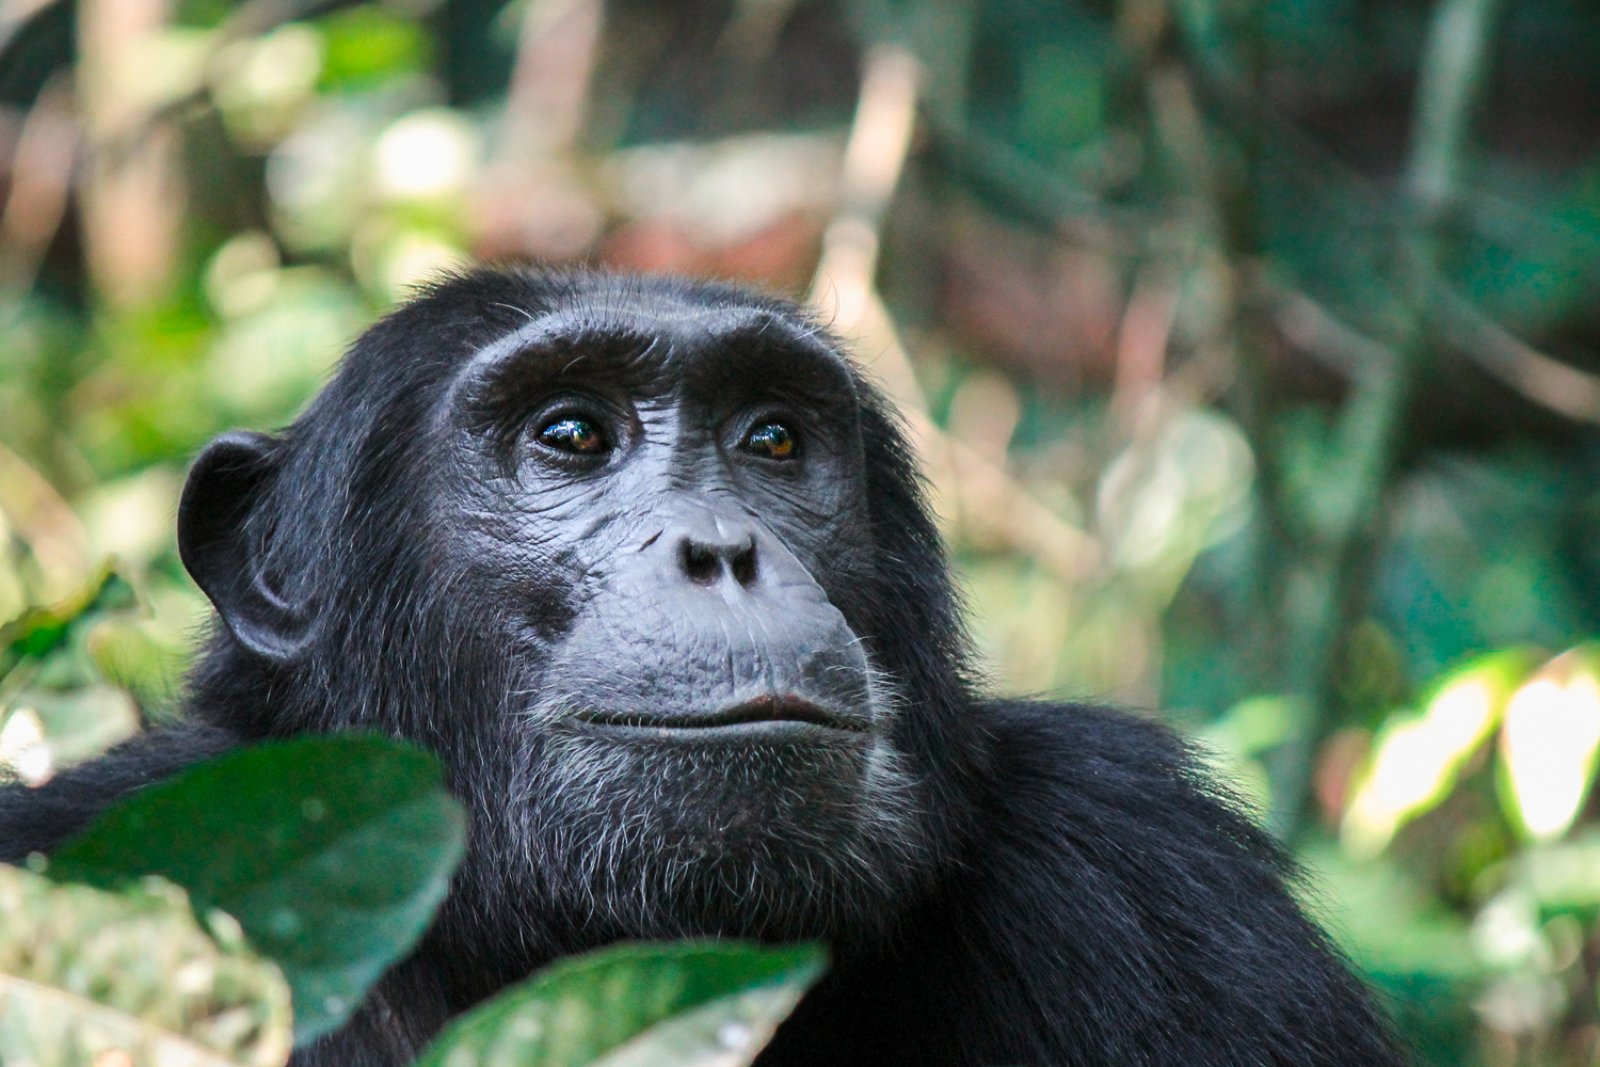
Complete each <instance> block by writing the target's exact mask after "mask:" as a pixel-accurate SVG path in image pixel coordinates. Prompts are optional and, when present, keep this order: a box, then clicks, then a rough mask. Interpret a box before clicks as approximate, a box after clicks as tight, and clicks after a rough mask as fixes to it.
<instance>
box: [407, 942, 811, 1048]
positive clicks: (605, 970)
mask: <svg viewBox="0 0 1600 1067" xmlns="http://www.w3.org/2000/svg"><path fill="white" fill-rule="evenodd" d="M823 963H824V957H823V953H822V950H821V949H818V948H810V947H790V948H778V949H774V948H760V947H757V946H753V945H739V944H731V943H721V944H664V945H622V946H618V947H616V948H612V949H607V950H605V951H603V952H596V953H593V954H591V955H588V956H582V957H578V958H576V959H570V960H564V961H562V962H560V963H557V964H555V965H553V966H551V967H549V968H548V969H546V970H544V971H542V972H540V973H539V974H537V975H535V976H534V977H533V978H532V979H530V980H529V981H527V982H525V983H523V984H522V985H520V986H518V987H516V988H514V989H512V990H511V991H509V992H507V993H504V994H502V995H501V996H499V997H497V998H496V999H494V1000H492V1001H490V1002H489V1003H488V1004H486V1005H484V1006H483V1007H481V1008H479V1009H477V1010H476V1011H474V1012H472V1013H471V1014H469V1015H467V1016H466V1017H465V1018H463V1019H461V1020H460V1021H458V1022H457V1023H455V1024H454V1025H452V1026H450V1027H449V1028H447V1029H446V1030H445V1032H444V1033H443V1034H442V1035H441V1036H440V1037H439V1039H438V1040H437V1041H435V1042H434V1044H433V1045H432V1046H431V1047H430V1048H429V1049H428V1051H427V1052H425V1053H424V1054H423V1057H422V1059H421V1060H420V1061H419V1063H418V1067H522V1065H525V1064H538V1065H539V1067H581V1065H601V1064H603V1065H605V1067H644V1065H646V1064H648V1065H651V1067H688V1065H690V1064H698V1065H711V1064H715V1065H716V1067H741V1065H744V1064H748V1063H750V1062H751V1061H752V1060H753V1059H754V1058H755V1055H756V1053H757V1052H759V1051H760V1049H761V1048H762V1047H763V1046H764V1045H765V1044H766V1042H767V1041H768V1039H770V1037H771V1035H772V1033H773V1031H774V1030H775V1029H776V1028H777V1026H778V1023H779V1022H781V1021H782V1020H783V1019H784V1017H786V1016H787V1015H788V1014H789V1012H790V1011H792V1010H793V1008H794V1006H795V1005H796V1004H797V1003H799V1000H800V997H801V996H802V995H803V994H804V993H805V991H806V989H807V988H809V987H810V985H811V984H812V983H813V982H814V981H816V979H817V978H818V977H819V976H820V975H821V973H822V969H823Z"/></svg>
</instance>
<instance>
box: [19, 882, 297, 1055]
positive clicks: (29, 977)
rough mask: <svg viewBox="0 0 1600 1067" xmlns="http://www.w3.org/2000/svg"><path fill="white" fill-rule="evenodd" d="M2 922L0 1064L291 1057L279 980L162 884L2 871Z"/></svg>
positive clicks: (233, 933) (225, 929)
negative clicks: (124, 885) (115, 883)
mask: <svg viewBox="0 0 1600 1067" xmlns="http://www.w3.org/2000/svg"><path fill="white" fill-rule="evenodd" d="M0 915H3V916H4V917H5V927H4V932H3V934H0V1063H10V1064H31V1065H33V1067H76V1065H78V1064H87V1063H101V1062H105V1063H112V1062H117V1063H126V1062H133V1063H140V1064H157V1063H159V1064H186V1065H190V1067H277V1065H279V1064H282V1063H283V1062H284V1061H285V1060H286V1059H287V1058H288V1056H289V1044H290V1022H289V989H288V986H287V985H286V984H285V983H284V980H283V976H282V975H281V974H280V973H279V972H278V969H277V968H276V967H274V966H273V965H272V964H270V963H268V962H266V961H265V960H262V959H259V958H257V957H256V956H255V955H254V954H253V953H252V952H251V951H250V950H249V948H247V947H246V946H245V944H244V939H243V937H242V936H241V935H240V932H239V928H238V926H237V925H236V924H234V923H233V922H232V920H230V919H228V918H227V917H226V916H219V917H218V921H217V922H215V923H213V930H212V933H213V935H215V936H207V935H206V932H205V931H203V930H202V929H201V928H200V925H199V924H198V923H197V922H196V921H195V917H194V915H193V914H192V913H191V912H190V911H189V907H188V903H187V901H186V900H185V899H184V895H183V893H182V891H181V890H179V889H177V888H176V887H175V886H173V885H171V884H170V883H167V882H163V881H161V880H160V879H155V878H151V879H147V880H146V881H145V882H143V883H141V884H139V885H137V886H134V887H132V888H130V889H129V890H128V891H126V892H124V893H107V892H103V891H101V890H98V889H92V888H90V887H88V886H77V885H57V884H55V883H53V882H51V881H50V880H48V879H46V878H42V877H40V876H39V875H36V874H32V873H30V872H28V871H25V870H21V869H20V868H17V867H6V866H0ZM114 1053H122V1056H121V1057H115V1056H113V1055H111V1054H114ZM102 1057H104V1059H102Z"/></svg>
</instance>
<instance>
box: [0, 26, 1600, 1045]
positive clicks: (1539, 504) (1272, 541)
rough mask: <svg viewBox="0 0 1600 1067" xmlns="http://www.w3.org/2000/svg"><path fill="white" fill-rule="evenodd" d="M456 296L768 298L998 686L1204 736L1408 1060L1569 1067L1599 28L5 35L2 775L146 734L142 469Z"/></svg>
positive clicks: (1590, 506)
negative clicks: (637, 287) (632, 283)
mask: <svg viewBox="0 0 1600 1067" xmlns="http://www.w3.org/2000/svg"><path fill="white" fill-rule="evenodd" d="M503 259H519V260H535V261H540V262H548V263H573V262H582V263H591V264H603V265H608V266H613V267H619V268H627V269H639V270H649V271H672V272H677V273H684V274H690V275H695V276H712V277H718V278H733V279H744V280H750V281H754V282H758V283H761V284H764V285H767V286H771V287H775V288H777V289H779V290H781V291H784V292H787V293H789V294H791V295H794V296H796V297H799V298H802V299H812V300H814V301H815V302H816V304H817V305H818V308H819V314H820V315H821V316H822V317H823V318H824V319H825V320H826V321H828V322H830V323H831V324H832V326H833V327H834V329H836V330H837V331H838V332H839V333H840V334H841V335H842V336H844V337H845V338H846V339H847V340H849V342H850V343H851V344H852V345H853V347H854V350H855V351H856V353H857V354H858V356H859V357H860V359H861V360H862V362H863V363H864V365H865V366H866V367H868V368H869V370H870V371H871V372H872V373H873V374H874V375H875V376H876V377H877V379H878V380H879V381H880V382H881V383H882V384H883V385H884V387H885V388H886V389H887V390H888V391H889V392H890V393H891V395H893V396H894V397H895V399H896V400H897V401H898V402H899V404H900V405H901V406H902V407H903V408H904V409H905V411H906V412H907V418H908V422H909V425H910V427H911V430H912V432H913V435H914V437H915V438H916V439H917V441H918V443H919V445H920V447H921V449H922V451H923V456H924V461H925V464H926V467H927V470H928V472H929V475H930V479H931V487H932V491H933V495H934V499H935V502H936V505H937V507H938V510H939V514H940V516H941V520H942V522H943V523H944V525H945V529H946V533H947V536H948V537H949V538H950V541H951V543H952V546H953V548H954V551H955V556H956V562H957V566H958V570H959V573H960V577H961V581H962V584H963V588H964V590H965V592H966V595H967V598H968V601H969V604H970V606H971V609H972V612H973V633H974V636H975V638H976V640H977V642H978V645H979V647H980V648H981V650H982V652H983V654H984V656H985V662H986V664H987V665H988V668H989V670H990V672H991V674H992V677H993V681H994V685H995V686H996V687H997V688H1000V689H1003V690H1006V691H1009V692H1021V693H1041V694H1055V695H1061V696H1067V697H1073V698H1085V699H1095V700H1106V701H1112V702H1115V703H1118V704H1121V705H1124V706H1128V707H1131V708H1135V709H1140V710H1143V711H1144V712H1146V713H1149V714H1154V715H1161V716H1163V717H1165V718H1167V719H1168V720H1169V721H1172V722H1174V723H1175V724H1177V725H1179V726H1180V727H1181V728H1183V729H1185V730H1188V731H1191V732H1193V733H1194V734H1195V735H1197V736H1198V737H1200V738H1201V739H1202V740H1203V741H1205V742H1206V743H1208V744H1209V745H1210V746H1211V747H1212V749H1213V750H1214V752H1215V753H1216V758H1217V761H1218V764H1219V766H1221V767H1223V768H1225V770H1226V771H1227V773H1230V774H1232V775H1234V776H1235V778H1236V779H1237V780H1238V781H1239V782H1240V783H1241V786H1242V788H1243V789H1244V791H1245V792H1246V793H1247V795H1248V796H1249V797H1250V798H1251V801H1252V803H1254V804H1255V805H1256V807H1257V810H1258V811H1259V813H1260V816H1261V818H1262V819H1263V820H1265V821H1266V822H1267V823H1268V824H1269V825H1270V826H1271V827H1272V828H1273V829H1274V831H1275V832H1277V833H1278V834H1280V835H1281V836H1282V837H1283V838H1284V839H1285V840H1286V841H1287V842H1289V843H1290V844H1291V846H1292V847H1293V848H1294V849H1295V851H1296V852H1297V853H1298V854H1299V855H1300V856H1301V858H1302V859H1303V860H1304V862H1305V863H1306V864H1307V866H1308V867H1309V868H1310V870H1311V871H1312V872H1313V874H1314V878H1315V880H1316V883H1317V885H1318V889H1317V890H1316V892H1315V895H1314V896H1313V897H1312V898H1311V899H1310V900H1309V901H1308V903H1309V905H1310V906H1311V907H1312V908H1313V909H1314V910H1315V911H1316V913H1317V914H1318V915H1319V916H1320V917H1321V918H1322V919H1323V920H1324V922H1325V923H1326V924H1327V926H1328V928H1329V929H1330V930H1331V931H1332V932H1333V934H1334V935H1335V937H1336V938H1338V940H1339V941H1340V942H1341V944H1343V945H1344V946H1345V948H1346V949H1347V951H1349V953H1350V954H1351V956H1352V957H1353V958H1354V959H1355V960H1356V961H1357V963H1358V965H1359V966H1360V967H1361V968H1362V969H1363V970H1364V971H1365V972H1366V973H1367V974H1368V975H1369V976H1370V978H1371V980H1372V982H1373V983H1374V984H1375V985H1376V986H1377V987H1378V988H1379V989H1380V990H1381V991H1382V992H1383V994H1384V996H1385V997H1386V998H1388V1000H1389V1002H1390V1003H1391V1005H1392V1006H1393V1007H1394V1010H1395V1012H1396V1015H1397V1017H1398V1018H1399V1020H1400V1024H1401V1028H1402V1030H1403V1031H1404V1033H1405V1035H1406V1037H1407V1039H1408V1040H1410V1041H1411V1042H1412V1043H1413V1044H1414V1045H1415V1047H1416V1048H1417V1050H1418V1053H1419V1058H1420V1061H1421V1062H1423V1063H1427V1064H1438V1065H1458V1064H1462V1065H1484V1067H1489V1065H1494V1067H1509V1065H1540V1067H1543V1065H1551V1067H1555V1065H1576V1064H1593V1063H1600V993H1597V986H1600V819H1597V817H1596V815H1597V812H1596V811H1595V810H1594V804H1592V803H1591V800H1590V793H1591V786H1592V784H1593V780H1594V777H1595V774H1596V762H1597V753H1600V651H1597V649H1600V645H1591V644H1589V643H1588V642H1591V641H1593V640H1595V639H1597V638H1600V537H1597V536H1596V530H1597V526H1600V433H1597V425H1596V424H1597V423H1600V5H1596V4H1594V3H1593V2H1591V0H1521V2H1518V3H1515V4H1510V3H1504V2H1503V0H1271V2H1263V3H1252V2H1249V0H1060V2H1058V3H1050V4H1044V3H1031V2H1024V0H989V2H984V3H980V2H978V0H928V2H922V3H912V2H909V0H904V2H891V0H674V2H648V0H613V2H611V3H601V2H599V0H513V2H511V3H506V2H504V0H386V2H367V3H350V2H341V0H320V2H319V0H246V2H244V3H238V4H235V3H229V2H225V0H76V2H71V0H5V2H4V3H0V625H3V626H4V629H3V630H0V763H3V764H4V765H5V766H7V767H9V768H10V770H9V774H11V775H12V776H14V777H20V778H21V779H23V780H24V781H29V782H37V781H42V780H44V779H45V778H47V777H48V776H49V775H50V774H52V773H54V772H55V771H56V770H57V769H59V768H60V767H62V766H67V765H70V764H72V763H75V762H77V761H80V760H83V759H85V758H88V757H89V756H91V755H93V754H94V753H96V752H98V751H100V750H102V749H104V748H105V747H107V746H109V745H110V744H113V743H115V742H116V741H117V740H119V739H121V738H123V737H125V736H127V735H129V734H130V733H132V732H133V731H135V730H137V729H139V728H141V725H142V724H144V723H148V722H151V721H157V720H160V719H161V718H162V717H164V716H169V715H171V714H172V712H173V709H174V705H175V702H176V699H177V697H178V694H179V692H180V689H181V683H182V675H183V671H184V668H185V665H186V663H187V662H188V659H189V656H190V655H191V653H192V649H193V646H194V642H195V638H196V635H197V634H198V633H199V632H200V629H201V627H202V626H203V624H204V622H205V619H206V615H207V609H206V605H205V603H204V601H203V599H202V598H201V596H200V595H199V593H198V591H197V590H196V589H195V587H194V586H193V584H192V583H191V582H190V581H189V580H188V579H187V577H186V576H185V575H184V573H183V570H182V567H181V566H180V564H179V563H178V560H177V557H176V552H175V548H174V543H173V517H174V513H175V508H176V500H177V494H178V492H179V490H180V488H181V485H182V479H183V474H184V470H185V466H186V463H187V461H188V460H189V459H190V458H191V457H192V456H193V455H194V454H195V452H196V450H197V449H198V448H199V447H200V446H201V445H202V444H203V443H204V442H205V441H206V440H207V439H208V438H209V437H210V436H211V435H213V434H216V433H218V432H220V431H222V430H224V429H228V428H231V427H239V426H248V427H262V428H266V427H273V426H276V425H280V424H282V423H284V422H286V421H288V420H289V419H291V418H292V417H293V416H294V414H295V412H296V411H297V409H298V408H299V407H300V406H301V405H302V404H303V403H304V402H305V401H306V399H307V398H308V397H309V396H310V395H311V394H312V393H313V392H314V391H315V390H316V388H317V387H318V385H319V383H320V382H322V381H324V380H325V378H326V376H327V374H328V372H329V369H330V367H331V366H332V365H333V363H334V361H335V360H336V359H337V357H338V355H339V352H340V350H341V348H342V347H343V346H345V345H346V344H348V343H349V341H350V340H351V339H352V338H353V337H354V336H355V335H356V334H357V333H358V332H359V331H360V330H361V329H362V327H363V326H364V325H365V324H367V323H369V322H370V321H371V320H372V319H373V318H374V317H375V316H376V315H378V314H381V313H382V312H383V311H384V310H385V309H386V308H388V307H390V306H392V305H393V304H394V302H395V301H397V300H400V299H403V298H404V297H405V295H406V293H407V292H409V291H410V290H411V287H413V286H415V285H416V284H418V283H419V282H420V281H424V280H426V279H427V278H428V277H429V275H430V273H431V272H436V271H438V270H440V269H445V268H448V267H451V266H453V265H459V264H463V263H467V262H470V261H475V260H503Z"/></svg>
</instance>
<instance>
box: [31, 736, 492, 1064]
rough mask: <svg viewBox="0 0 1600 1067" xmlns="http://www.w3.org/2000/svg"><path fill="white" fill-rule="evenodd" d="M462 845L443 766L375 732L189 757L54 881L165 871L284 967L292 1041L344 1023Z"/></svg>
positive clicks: (119, 811) (415, 926)
mask: <svg viewBox="0 0 1600 1067" xmlns="http://www.w3.org/2000/svg"><path fill="white" fill-rule="evenodd" d="M464 845H465V818H464V815H463V813H462V811H461V807H460V805H459V804H458V803H457V802H456V801H455V800H454V799H453V798H452V797H450V796H449V794H447V793H446V792H445V791H444V788H443V786H442V784H441V776H440V771H439V765H438V762H437V761H436V760H435V759H434V758H433V757H432V756H430V755H428V754H427V753H425V752H423V751H421V750H420V749H416V748H413V747H411V746H408V745H402V744H399V743H397V742H394V741H390V740H386V739H383V738H378V737H364V736H345V737H326V738H302V739H298V740H293V741H285V742H279V743H274V744H268V745H262V746H259V747H256V748H250V749H244V750H241V751H238V752H233V753H229V754H227V755H225V756H222V757H219V758H217V759H214V760H210V761H208V762H206V763H202V764H199V765H197V766H195V767H193V768H191V769H190V770H188V771H186V772H185V773H183V774H182V775H180V776H178V777H177V778H175V779H173V780H172V781H170V782H166V783H163V784H161V785H157V786H153V787H151V788H149V789H146V790H143V791H141V792H139V793H137V794H135V795H134V796H133V797H132V798H131V799H129V800H128V801H126V802H124V803H123V804H121V805H119V806H117V807H115V808H113V809H111V810H110V811H107V812H106V813H105V814H104V815H102V816H101V817H100V818H99V819H97V820H96V821H95V822H94V823H93V824H92V825H90V826H89V828H88V829H87V830H85V831H84V832H83V833H82V834H80V835H79V836H78V837H76V838H74V839H73V840H72V841H70V842H68V843H67V844H66V845H65V846H64V847H63V848H62V849H61V850H60V851H59V852H58V853H56V855H55V856H54V857H53V858H52V859H51V861H50V866H49V874H50V876H51V877H53V878H56V879H58V880H64V881H83V882H89V883H91V884H94V885H99V886H104V887H115V886H118V885H120V884H122V883H124V882H126V881H127V880H129V879H130V878H133V877H137V876H139V875H144V874H159V875H161V876H163V877H165V878H168V879H171V880H172V881H173V882H176V883H177V884H178V885H180V886H182V887H183V888H184V889H186V890H187V891H188V892H189V895H190V897H191V898H192V899H193V901H194V904H195V907H196V908H197V909H204V908H219V909H221V910H222V911H225V912H227V913H228V914H229V915H232V916H233V917H234V918H236V919H237V920H238V921H239V924H240V926H242V927H243V928H244V931H245V934H246V935H247V936H248V937H249V939H250V941H251V943H252V944H254V945H255V947H256V948H257V949H259V950H260V951H261V952H262V953H264V954H266V955H267V956H270V957H271V958H272V959H274V960H275V961H277V962H278V964H279V965H280V966H282V968H283V971H284V974H285V976H286V977H287V978H288V980H289V986H290V988H291V989H292V990H293V993H294V1013H295V1041H296V1043H301V1044H303V1043H304V1042H306V1041H308V1040H310V1039H311V1038H314V1037H316V1036H318V1035H319V1034H322V1033H325V1032H327V1031H328V1030H331V1029H333V1028H334V1027H335V1026H337V1025H339V1024H340V1023H341V1022H343V1021H344V1020H345V1019H346V1018H347V1017H348V1016H349V1015H350V1013H351V1011H353V1010H354V1009H355V1007H356V1005H358V1004H359V1003H360V1001H361V997H362V994H363V993H364V992H365V991H366V989H367V987H368V986H370V985H371V984H372V983H373V982H374V981H375V980H377V978H378V976H379V975H381V974H382V973H383V971H384V969H385V968H387V967H388V966H389V965H390V964H391V963H393V962H394V961H395V960H396V959H398V958H399V957H401V956H402V955H404V954H405V952H406V951H407V950H409V949H410V948H411V946H412V945H413V944H415V942H416V940H417V938H418V937H419V936H421V934H422V931H423V930H424V929H425V928H426V927H427V924H428V921H429V919H430V918H431V917H432V916H433V912H434V910H435V909H436V908H437V907H438V905H439V902H440V901H441V900H443V899H444V895H445V892H446V890H447V889H448V888H449V881H450V875H451V873H452V872H453V871H454V870H455V867H456V864H457V863H459V862H460V859H461V856H462V852H463V849H464Z"/></svg>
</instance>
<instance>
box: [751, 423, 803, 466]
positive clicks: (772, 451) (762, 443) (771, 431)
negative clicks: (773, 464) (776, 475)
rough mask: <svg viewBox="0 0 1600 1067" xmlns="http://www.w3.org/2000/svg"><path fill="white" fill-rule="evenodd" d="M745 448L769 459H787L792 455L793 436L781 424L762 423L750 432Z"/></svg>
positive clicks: (793, 449) (787, 428)
mask: <svg viewBox="0 0 1600 1067" xmlns="http://www.w3.org/2000/svg"><path fill="white" fill-rule="evenodd" d="M745 448H747V449H748V450H750V451H751V452H754V453H756V455H759V456H766V457H768V458H769V459H788V458H789V457H790V456H793V455H794V452H795V439H794V434H793V433H792V432H791V431H790V430H789V427H787V426H785V425H784V424H783V423H781V422H764V423H762V424H761V425H760V426H757V427H756V428H755V429H753V430H751V431H750V436H749V437H747V438H745Z"/></svg>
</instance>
